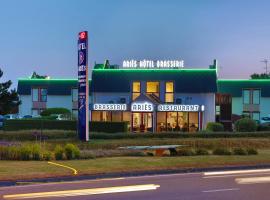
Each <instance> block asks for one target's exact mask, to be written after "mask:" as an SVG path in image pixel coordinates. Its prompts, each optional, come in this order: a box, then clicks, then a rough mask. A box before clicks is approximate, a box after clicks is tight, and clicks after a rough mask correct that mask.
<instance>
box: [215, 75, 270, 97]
mask: <svg viewBox="0 0 270 200" xmlns="http://www.w3.org/2000/svg"><path fill="white" fill-rule="evenodd" d="M251 88H252V89H260V90H261V96H262V97H270V79H235V80H233V79H220V80H218V92H220V93H224V94H225V93H226V94H231V95H232V97H241V96H242V91H243V89H251Z"/></svg>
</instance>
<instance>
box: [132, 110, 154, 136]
mask: <svg viewBox="0 0 270 200" xmlns="http://www.w3.org/2000/svg"><path fill="white" fill-rule="evenodd" d="M132 131H133V132H153V113H144V112H141V113H132Z"/></svg>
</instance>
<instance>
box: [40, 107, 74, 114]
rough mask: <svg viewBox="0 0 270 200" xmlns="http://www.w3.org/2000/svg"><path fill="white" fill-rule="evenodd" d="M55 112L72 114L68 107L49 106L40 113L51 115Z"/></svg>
mask: <svg viewBox="0 0 270 200" xmlns="http://www.w3.org/2000/svg"><path fill="white" fill-rule="evenodd" d="M53 114H56V115H57V114H64V115H70V114H71V112H70V110H69V109H67V108H47V109H46V110H44V111H42V112H41V113H40V115H41V116H50V115H53Z"/></svg>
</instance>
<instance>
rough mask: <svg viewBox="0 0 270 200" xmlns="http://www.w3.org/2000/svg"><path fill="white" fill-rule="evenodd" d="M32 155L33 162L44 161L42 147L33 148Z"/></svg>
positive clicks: (35, 146) (34, 146)
mask: <svg viewBox="0 0 270 200" xmlns="http://www.w3.org/2000/svg"><path fill="white" fill-rule="evenodd" d="M31 154H32V159H33V160H41V159H42V154H41V149H40V146H39V145H37V144H35V145H33V146H32V152H31Z"/></svg>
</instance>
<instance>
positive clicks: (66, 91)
mask: <svg viewBox="0 0 270 200" xmlns="http://www.w3.org/2000/svg"><path fill="white" fill-rule="evenodd" d="M90 83H91V81H90V80H89V84H90ZM77 84H78V80H77V79H30V78H28V79H19V80H18V88H17V90H18V94H20V95H31V88H33V87H45V88H47V92H48V94H49V95H71V88H76V87H77ZM90 85H91V84H90ZM89 88H90V87H89ZM89 94H90V93H89Z"/></svg>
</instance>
